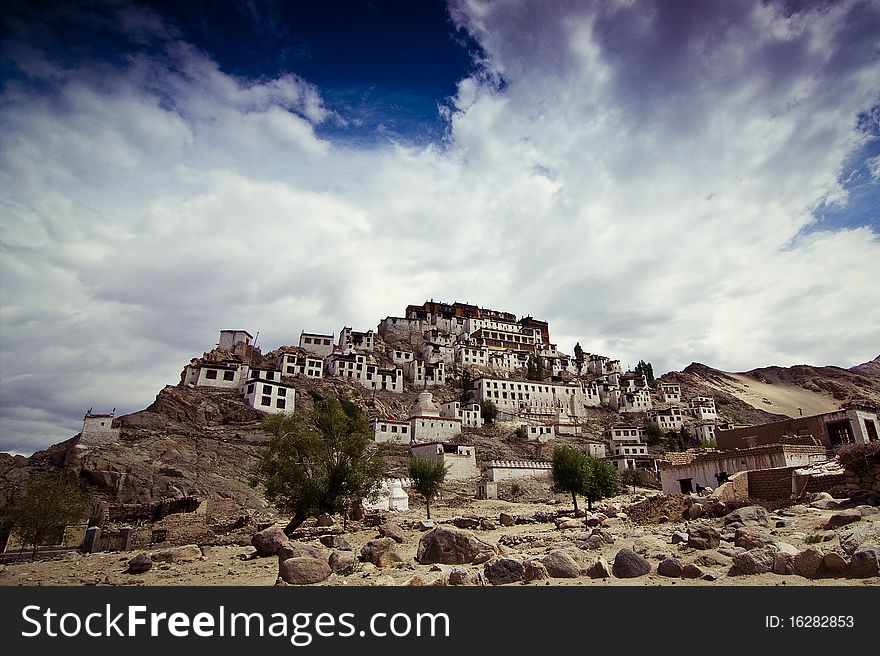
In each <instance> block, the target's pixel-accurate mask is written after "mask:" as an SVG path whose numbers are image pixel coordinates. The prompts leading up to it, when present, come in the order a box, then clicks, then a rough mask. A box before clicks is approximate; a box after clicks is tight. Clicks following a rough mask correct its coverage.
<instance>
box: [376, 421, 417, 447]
mask: <svg viewBox="0 0 880 656" xmlns="http://www.w3.org/2000/svg"><path fill="white" fill-rule="evenodd" d="M370 428H372V429H373V436H374V437H373V439H374V440H375V441H376V442H393V443H395V444H409V442H410V441H411V439H412V427H411V426H410V422H409V421H397V420H395V419H372V420H370Z"/></svg>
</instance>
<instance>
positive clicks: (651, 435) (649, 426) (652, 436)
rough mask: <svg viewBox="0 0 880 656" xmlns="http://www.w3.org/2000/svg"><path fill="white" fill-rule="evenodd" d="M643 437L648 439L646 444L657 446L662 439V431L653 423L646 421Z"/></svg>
mask: <svg viewBox="0 0 880 656" xmlns="http://www.w3.org/2000/svg"><path fill="white" fill-rule="evenodd" d="M645 436H646V437H647V439H648V444H657V443H658V442H659V441H660V440H662V439H663V429H662V428H660V426H658V425H657V424H655V423H654V422H653V421H646V422H645Z"/></svg>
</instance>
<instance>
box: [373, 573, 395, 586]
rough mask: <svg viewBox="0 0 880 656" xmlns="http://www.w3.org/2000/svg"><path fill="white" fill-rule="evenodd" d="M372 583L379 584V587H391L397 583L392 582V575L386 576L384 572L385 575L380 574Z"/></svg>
mask: <svg viewBox="0 0 880 656" xmlns="http://www.w3.org/2000/svg"><path fill="white" fill-rule="evenodd" d="M373 585H375V586H379V587H385V588H391V587H394V586H395V585H397V584H396V583H395V582H394V578H393V577H391V576H388V575H387V574H386V575H385V576H380V577H379V578H377V579H376V580H375V581H373Z"/></svg>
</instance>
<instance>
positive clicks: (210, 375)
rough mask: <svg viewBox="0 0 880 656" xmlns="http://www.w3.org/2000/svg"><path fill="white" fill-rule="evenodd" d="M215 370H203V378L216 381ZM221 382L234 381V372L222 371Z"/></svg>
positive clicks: (229, 370)
mask: <svg viewBox="0 0 880 656" xmlns="http://www.w3.org/2000/svg"><path fill="white" fill-rule="evenodd" d="M217 373H218V370H217V369H206V370H205V378H207V379H208V380H217ZM223 380H235V372H234V371H232V370H231V369H226V370H224V371H223Z"/></svg>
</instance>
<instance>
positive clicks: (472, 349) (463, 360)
mask: <svg viewBox="0 0 880 656" xmlns="http://www.w3.org/2000/svg"><path fill="white" fill-rule="evenodd" d="M452 348H453V351H454V360H455V362H456V363H457V364H460V365H462V366H465V367H486V366H488V365H489V349H488V348H487V347H486V346H476V345H473V344H468V343H456V344H454V345H453V347H452Z"/></svg>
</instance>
